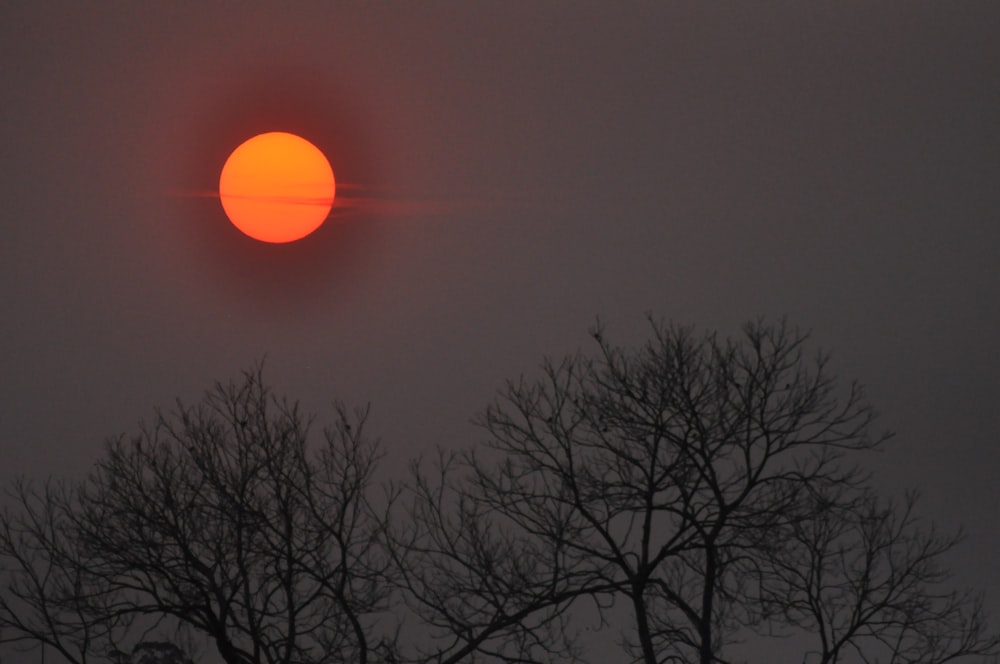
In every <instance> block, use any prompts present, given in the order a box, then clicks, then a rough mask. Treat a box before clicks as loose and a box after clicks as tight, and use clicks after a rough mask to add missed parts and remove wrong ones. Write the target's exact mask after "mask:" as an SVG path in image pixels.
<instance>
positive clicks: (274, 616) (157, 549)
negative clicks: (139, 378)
mask: <svg viewBox="0 0 1000 664" xmlns="http://www.w3.org/2000/svg"><path fill="white" fill-rule="evenodd" d="M649 323H650V335H649V338H648V340H647V341H646V342H645V343H644V344H642V345H640V346H637V347H622V346H618V345H615V344H614V343H612V342H611V341H610V340H609V339H608V335H607V333H606V331H605V330H604V329H603V328H602V327H600V326H597V327H595V328H594V329H593V331H592V336H593V339H594V341H595V344H596V350H595V352H593V353H590V354H585V353H582V352H581V353H577V354H575V355H572V356H570V357H567V358H564V359H562V360H558V361H555V360H548V361H545V362H544V363H543V364H542V366H541V368H540V372H539V374H538V375H537V376H535V377H522V378H519V379H517V380H511V381H508V382H507V383H506V384H505V385H504V386H503V387H502V388H501V389H500V390H499V392H498V393H497V396H496V398H495V400H494V401H493V403H492V404H490V405H489V406H487V407H486V408H485V409H484V410H483V411H482V412H481V413H480V414H479V415H478V416H477V418H476V420H475V422H476V424H477V425H478V427H479V429H480V431H481V432H482V433H483V434H484V440H483V441H482V443H481V444H479V445H475V446H472V447H468V446H454V447H451V448H442V449H440V450H438V452H437V454H436V455H435V456H433V457H432V458H431V459H429V460H428V459H423V460H418V461H414V463H413V465H412V467H411V472H410V474H409V476H408V477H407V478H404V479H400V480H397V481H394V482H377V481H376V480H375V472H376V469H377V467H378V463H379V460H380V459H381V458H382V455H383V454H384V448H383V446H382V445H381V443H380V442H379V441H378V440H377V439H375V438H372V437H371V436H370V435H369V432H368V426H367V420H368V410H367V408H363V409H355V410H352V409H349V408H347V407H346V406H344V405H342V404H340V403H337V404H335V408H334V420H333V422H332V424H331V425H330V426H328V427H327V428H325V429H323V430H322V431H321V432H317V431H314V430H313V428H312V426H311V424H312V420H311V418H310V417H308V416H306V415H304V414H303V413H302V412H301V411H300V409H299V406H298V405H297V403H296V402H294V401H290V400H288V399H285V398H281V397H278V396H276V395H274V394H273V393H272V392H271V390H270V388H269V387H268V385H267V383H266V381H265V380H264V377H263V373H262V369H261V367H260V366H259V365H258V366H256V367H254V368H252V369H250V370H248V371H246V372H244V374H243V375H242V376H241V377H240V378H238V379H236V380H233V381H230V382H227V383H217V384H216V385H215V386H214V387H213V388H212V389H210V390H209V391H208V392H207V393H206V394H205V396H204V397H203V399H202V400H201V401H200V402H198V403H196V404H194V405H189V404H186V403H184V402H180V401H178V402H177V404H176V405H175V406H174V408H173V409H172V410H170V411H165V412H158V413H157V414H156V417H155V418H154V420H153V422H152V424H151V425H149V426H145V427H142V428H140V430H139V431H138V432H137V433H136V434H134V435H131V436H119V437H116V438H113V439H111V440H109V441H108V443H107V445H106V447H105V450H104V453H103V455H102V456H101V457H100V458H99V459H98V460H97V462H96V463H95V465H94V467H93V469H92V470H91V471H90V473H89V474H88V475H87V476H86V477H83V478H76V479H72V480H63V481H55V480H48V481H46V482H42V483H38V482H33V481H31V480H28V479H21V480H18V481H16V482H15V483H13V484H12V485H11V486H9V487H8V497H9V498H10V500H9V501H8V502H9V503H11V504H10V505H9V506H8V507H7V508H6V509H5V510H4V512H3V515H2V517H0V579H2V584H3V585H2V594H0V643H13V644H15V645H18V646H22V647H28V648H31V647H36V646H38V645H40V644H44V645H45V646H47V647H48V648H50V649H52V650H54V651H56V652H58V653H60V654H61V655H62V656H63V657H64V658H65V659H66V660H67V661H69V662H72V663H74V664H85V663H87V662H113V661H116V660H115V657H116V656H118V657H120V656H121V654H122V653H125V652H133V659H134V653H135V652H137V650H136V649H137V648H138V645H137V644H139V645H141V644H142V643H146V644H149V643H155V642H151V641H148V640H146V636H145V635H147V634H150V633H152V632H153V631H155V630H161V631H162V630H188V631H189V632H191V633H194V634H198V635H201V636H202V637H204V638H207V639H208V640H209V641H210V642H211V644H212V646H213V647H214V649H215V650H216V651H217V653H218V655H219V656H220V657H221V658H222V659H223V661H225V662H227V664H250V663H253V664H263V663H266V664H293V663H295V664H300V663H301V664H305V663H311V662H326V661H345V662H346V661H350V662H359V663H362V664H364V663H367V662H404V661H405V662H437V663H442V664H445V663H454V662H480V661H483V662H489V661H496V662H550V661H560V662H561V661H585V660H587V658H588V655H590V654H591V653H589V652H588V650H587V647H586V644H585V643H584V642H583V640H582V639H581V638H580V635H581V633H582V631H583V628H582V627H581V624H582V623H581V616H582V615H588V616H590V617H591V618H592V619H596V621H597V623H598V624H599V625H600V628H601V633H602V634H612V635H613V637H614V639H615V640H617V642H618V643H619V646H620V648H621V650H622V655H623V656H624V657H626V658H627V659H628V661H635V662H643V663H644V664H662V663H667V662H685V663H688V662H691V663H693V662H698V663H700V664H712V663H719V664H722V663H728V662H731V661H734V660H733V658H734V655H733V653H734V652H736V651H735V650H734V647H735V646H736V645H737V644H738V643H740V642H742V641H745V640H747V639H757V640H760V641H766V640H767V639H782V638H785V637H789V636H794V637H797V638H798V639H800V640H802V642H805V643H807V645H806V646H805V650H804V652H806V653H809V655H810V656H811V657H812V658H813V659H814V660H815V661H819V662H822V663H824V664H828V663H829V664H832V663H834V662H850V661H859V662H875V661H879V662H927V663H929V664H936V663H943V662H948V661H952V660H956V659H961V658H966V657H980V658H982V657H987V656H992V655H996V654H997V653H998V652H1000V636H998V635H997V634H996V633H995V632H992V631H991V630H990V627H989V625H988V622H987V620H986V615H985V612H984V609H983V598H982V597H981V596H979V595H977V594H975V593H973V592H971V591H969V590H963V589H961V588H952V587H950V585H949V583H950V579H949V574H948V568H947V565H946V564H945V563H946V557H947V555H948V554H949V552H951V551H952V550H953V549H954V547H955V546H957V545H958V544H959V541H960V538H961V533H960V532H946V533H942V532H940V531H938V530H937V529H935V528H934V526H933V525H932V524H927V523H926V522H925V521H923V520H922V519H920V518H919V515H918V511H917V497H916V494H915V493H910V494H907V495H905V496H902V497H892V496H884V495H881V494H880V493H879V492H878V491H877V490H876V489H875V487H874V486H873V483H872V482H871V479H870V477H869V475H868V473H867V472H866V470H865V467H864V459H865V455H866V454H868V453H869V452H871V451H872V450H874V449H877V448H879V447H880V446H882V445H883V444H884V442H885V441H886V440H887V439H888V434H886V433H883V432H880V431H878V430H876V429H875V413H874V410H873V408H872V406H871V405H870V404H869V403H868V402H867V401H866V399H865V395H864V392H863V390H862V389H861V387H860V386H859V385H858V384H857V383H841V382H839V381H838V380H836V379H835V377H834V376H833V375H832V373H831V371H830V363H829V359H828V357H827V355H825V354H823V353H822V352H818V351H815V350H813V349H811V348H809V346H808V341H809V338H808V335H807V334H804V333H802V332H800V331H798V330H796V329H794V328H792V327H791V326H789V325H788V324H786V323H785V322H783V321H781V322H777V323H768V322H765V321H755V322H751V323H748V324H747V325H745V326H744V327H743V329H742V331H741V334H740V335H738V336H735V337H730V338H726V337H722V336H720V335H718V334H715V333H698V332H696V331H695V330H694V329H692V328H687V327H681V326H677V325H672V324H669V323H661V322H659V321H656V320H653V319H650V321H649ZM147 649H149V648H148V647H147ZM153 650H155V648H153ZM153 650H150V652H149V653H148V654H149V656H150V657H152V656H153V655H154V654H156V653H154V652H153ZM161 650H163V648H161ZM157 652H159V651H157ZM164 652H166V651H165V650H164ZM115 653H117V654H118V655H115ZM171 653H172V655H171V656H180V655H179V654H178V653H180V651H176V652H175V651H171ZM180 654H183V653H180ZM605 656H606V652H605ZM811 661H812V660H811Z"/></svg>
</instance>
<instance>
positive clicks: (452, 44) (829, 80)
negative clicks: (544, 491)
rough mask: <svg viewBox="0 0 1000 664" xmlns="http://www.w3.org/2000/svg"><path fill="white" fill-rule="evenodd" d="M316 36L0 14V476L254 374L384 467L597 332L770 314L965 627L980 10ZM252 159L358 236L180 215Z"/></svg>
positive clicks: (516, 16) (587, 16)
mask: <svg viewBox="0 0 1000 664" xmlns="http://www.w3.org/2000/svg"><path fill="white" fill-rule="evenodd" d="M206 4H207V3H206ZM330 4H332V3H326V2H323V3H294V4H286V3H274V4H268V5H264V4H257V5H252V6H245V5H244V4H237V3H231V4H225V5H223V4H222V3H219V4H213V5H211V6H209V7H205V6H203V4H202V3H167V2H163V3H77V2H69V1H67V2H61V3H60V2H51V3H30V2H26V1H25V2H19V3H3V5H2V6H0V99H2V102H0V159H2V160H3V170H2V172H3V176H2V179H0V211H2V212H0V214H2V217H0V219H2V221H0V223H2V236H0V303H2V305H3V311H2V313H0V339H2V341H3V351H2V353H0V377H2V386H0V390H2V391H0V479H3V480H7V479H9V478H10V477H12V476H13V475H14V474H18V473H26V474H29V475H33V476H40V475H44V474H47V473H50V472H51V473H56V474H60V475H67V474H75V473H82V472H83V471H84V470H85V469H86V468H87V467H88V466H89V464H90V463H91V462H92V461H93V460H94V459H95V458H96V457H97V455H98V454H99V453H100V450H101V445H102V441H103V440H104V438H105V437H106V436H108V435H111V434H114V433H118V432H122V431H127V430H131V429H133V428H134V427H135V425H136V423H137V421H138V420H139V419H140V418H146V419H148V418H149V417H150V415H151V413H152V409H153V407H154V406H156V405H162V406H169V405H170V403H171V402H172V400H173V399H174V397H176V396H181V397H184V398H186V399H188V400H195V399H197V398H198V397H199V395H200V394H201V392H202V390H203V389H204V388H205V387H206V386H208V384H209V383H210V382H211V381H213V380H215V379H217V378H222V379H225V378H228V377H230V376H233V375H235V374H237V373H238V371H239V370H240V369H241V368H243V367H246V366H248V365H249V364H250V363H252V362H253V361H254V360H256V359H259V358H261V357H262V356H264V355H266V356H267V373H268V374H269V375H270V377H271V379H272V381H273V382H274V384H275V385H276V386H277V387H278V388H279V389H280V390H282V391H286V392H288V393H290V394H292V395H295V396H298V397H301V398H302V399H303V400H304V402H305V403H306V404H307V405H308V406H309V407H310V408H311V409H313V410H322V409H323V408H325V407H326V404H328V403H329V401H330V400H331V399H334V398H338V399H342V400H344V401H347V402H348V403H357V404H363V403H366V402H369V401H370V402H371V403H372V406H373V413H374V414H373V426H374V429H375V430H376V431H377V432H378V433H379V434H381V436H382V437H383V439H384V442H385V445H386V447H387V448H388V449H389V450H390V451H391V453H392V456H391V458H390V461H389V466H387V470H390V471H394V469H395V470H401V469H402V467H403V464H404V462H405V460H406V459H407V458H409V457H411V456H414V455H416V454H418V453H420V452H422V451H427V450H430V449H431V448H432V447H433V446H434V445H435V444H443V445H448V446H464V445H467V444H471V443H474V442H476V441H477V440H478V439H479V437H480V436H479V433H478V432H477V431H476V430H474V429H472V428H471V427H470V425H469V424H468V421H469V418H470V417H471V416H472V415H473V414H474V413H475V412H476V411H477V410H478V409H479V408H481V407H482V406H483V405H485V404H486V403H487V401H489V399H490V398H491V395H492V394H493V392H494V391H495V389H496V388H497V387H499V386H500V384H501V382H502V381H503V380H504V379H505V378H507V377H516V376H517V375H518V374H520V373H522V372H528V373H530V372H531V371H532V370H533V368H534V367H535V366H536V365H537V363H538V362H539V360H540V359H541V358H542V356H543V355H546V354H550V355H561V354H563V353H565V352H568V351H572V350H575V349H577V348H579V347H584V348H589V346H588V339H589V338H588V336H587V328H588V326H589V325H590V324H591V323H592V322H593V321H594V318H595V317H596V316H600V317H601V318H602V319H603V320H604V321H605V322H606V323H607V327H608V336H609V337H611V338H613V339H618V340H621V341H623V342H629V341H635V340H638V339H641V338H642V335H643V334H644V333H645V330H644V322H643V314H644V312H646V311H650V312H652V313H653V314H655V315H657V316H662V317H665V318H670V319H673V320H676V321H678V322H683V323H691V324H695V325H697V326H699V327H702V328H713V329H716V328H717V329H720V330H721V331H723V332H726V333H729V332H735V331H736V330H737V328H738V325H739V324H740V323H741V322H742V321H744V320H746V319H748V318H751V317H755V316H758V315H765V316H769V317H776V316H781V315H787V316H788V317H789V319H790V320H791V321H792V322H793V323H796V324H798V325H800V326H802V327H804V328H809V329H812V330H813V332H814V338H815V341H816V342H817V344H818V345H821V346H823V347H825V348H827V349H829V350H831V351H833V353H834V359H835V366H836V369H837V372H838V373H839V374H840V375H842V376H844V378H845V379H847V378H850V377H857V378H859V379H860V380H861V381H862V382H864V383H865V384H866V385H867V386H868V388H869V395H870V397H871V400H872V401H873V402H874V403H875V405H876V406H877V407H878V409H879V411H880V412H881V414H882V417H881V424H882V425H883V426H884V427H885V428H889V429H893V430H895V431H896V432H897V437H896V438H895V439H894V441H893V442H892V444H891V445H890V447H888V448H887V451H886V452H885V453H884V454H883V455H881V456H880V457H879V459H878V464H877V468H878V471H879V477H880V478H881V481H884V482H885V483H886V486H887V488H888V489H893V490H895V489H899V488H902V487H907V486H916V487H920V488H921V489H922V490H923V492H924V495H925V504H924V507H925V510H924V511H925V513H927V514H929V515H931V516H933V517H934V518H936V519H937V520H938V521H939V522H940V523H942V524H943V525H945V526H952V525H954V524H956V523H958V522H963V523H964V524H965V525H966V526H967V528H968V531H969V537H968V540H967V541H966V543H965V544H964V546H963V547H962V548H961V550H960V553H959V554H958V555H957V556H956V557H955V559H954V565H955V569H956V572H957V573H958V579H959V580H960V581H964V582H968V583H973V584H978V585H981V587H983V588H985V589H987V590H988V591H989V592H990V593H991V601H990V606H991V607H992V608H993V610H994V612H995V613H997V614H1000V578H998V577H997V574H996V571H995V570H996V565H997V562H996V561H997V558H998V550H1000V518H998V513H1000V499H998V495H1000V493H998V491H997V488H996V473H997V471H998V470H1000V451H998V433H997V432H998V431H1000V406H998V404H1000V378H998V376H1000V350H998V345H997V338H998V331H1000V305H998V302H1000V267H998V263H1000V261H998V254H1000V252H998V248H997V247H998V241H1000V229H998V218H997V210H998V208H1000V205H998V203H1000V39H998V37H997V36H998V35H1000V4H998V3H996V2H992V1H988V2H978V3H976V2H951V1H949V2H945V1H941V2H936V3H930V2H909V3H900V2H893V3H889V2H885V3H883V2H873V1H871V0H864V1H859V2H752V3H747V2H730V3H727V2H690V3H670V2H661V3H638V2H636V3H627V4H619V3H612V2H607V3H581V2H574V3H568V2H567V3H556V2H546V3H527V2H476V3H435V4H424V3H392V4H390V3H364V4H361V3H357V4H341V5H337V7H336V8H333V7H331V6H329V5H330ZM271 130H283V131H292V132H295V133H299V134H301V135H302V136H305V137H306V138H308V139H309V140H311V141H313V142H314V143H316V144H317V145H318V146H320V147H321V148H322V149H323V150H324V151H325V152H326V153H327V155H328V156H329V158H330V160H331V162H332V165H333V168H334V170H335V172H336V174H337V178H338V184H339V186H340V189H339V191H341V192H343V193H344V194H349V195H350V196H352V197H353V198H354V199H355V200H356V201H360V202H361V203H362V204H360V205H358V206H357V207H355V208H352V209H346V208H335V214H334V217H332V218H331V220H330V221H328V222H327V224H326V225H325V226H324V227H323V228H321V229H320V231H318V232H317V233H316V234H315V235H313V236H311V237H310V238H308V239H307V240H305V241H303V242H301V243H298V244H293V245H287V246H271V245H265V244H261V243H257V242H255V241H253V240H250V239H248V238H246V237H244V236H242V235H240V234H239V232H238V231H236V230H235V229H234V228H233V227H232V226H231V225H230V224H229V223H228V221H227V220H226V219H225V217H224V215H223V212H222V209H221V206H220V205H219V201H218V199H217V198H215V199H213V198H211V197H208V196H204V195H199V194H204V193H205V192H211V191H212V190H214V189H215V188H216V187H217V184H218V174H219V170H220V169H221V166H222V164H223V162H224V161H225V158H226V156H227V155H228V154H229V152H230V151H231V150H232V149H233V148H234V147H235V146H236V145H237V144H239V143H240V142H242V141H243V140H244V139H246V138H248V137H249V136H251V135H252V134H254V133H257V132H262V131H271ZM345 197H346V196H345ZM998 617H1000V615H998Z"/></svg>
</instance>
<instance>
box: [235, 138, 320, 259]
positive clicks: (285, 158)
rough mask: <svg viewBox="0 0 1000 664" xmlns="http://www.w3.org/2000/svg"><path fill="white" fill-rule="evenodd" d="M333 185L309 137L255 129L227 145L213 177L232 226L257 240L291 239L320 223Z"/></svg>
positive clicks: (289, 240)
mask: <svg viewBox="0 0 1000 664" xmlns="http://www.w3.org/2000/svg"><path fill="white" fill-rule="evenodd" d="M336 191H337V184H336V180H335V179H334V177H333V169H332V168H331V167H330V162H329V161H327V159H326V157H325V156H324V155H323V153H322V152H321V151H320V149H319V148H317V147H316V146H315V145H313V144H312V143H310V142H309V141H307V140H305V139H304V138H301V137H299V136H296V135H295V134H288V133H285V132H279V131H275V132H269V133H266V134H259V135H257V136H254V137H253V138H251V139H249V140H247V141H246V142H244V143H242V144H241V145H240V146H239V147H237V148H236V149H235V150H233V153H232V154H231V155H229V159H227V160H226V163H225V165H224V166H223V167H222V175H221V176H220V177H219V198H220V199H221V201H222V208H223V209H224V210H225V212H226V216H227V217H229V220H230V221H232V222H233V225H234V226H236V227H237V228H238V229H240V230H241V231H242V232H244V233H245V234H247V235H249V236H250V237H252V238H255V239H257V240H261V241H262V242H274V243H282V242H293V241H295V240H298V239H301V238H303V237H305V236H307V235H309V234H310V233H312V232H313V231H315V230H316V229H317V228H319V227H320V226H322V225H323V222H324V221H326V218H327V216H328V215H329V214H330V208H331V207H333V198H334V196H335V195H336Z"/></svg>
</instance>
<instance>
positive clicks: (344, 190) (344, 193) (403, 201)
mask: <svg viewBox="0 0 1000 664" xmlns="http://www.w3.org/2000/svg"><path fill="white" fill-rule="evenodd" d="M363 191H365V188H364V187H362V186H361V185H352V184H340V183H338V184H337V195H336V196H335V197H334V201H333V209H332V210H331V211H330V215H331V216H334V217H341V218H343V217H353V216H368V215H387V216H400V217H420V216H429V215H435V214H444V213H448V212H456V211H462V210H471V209H483V208H486V207H492V206H494V205H495V204H496V201H488V200H486V199H482V200H476V199H469V198H465V199H452V200H446V199H416V198H385V197H379V196H365V195H359V194H360V192H363ZM352 192H359V193H352ZM167 196H169V197H171V198H211V199H215V200H218V199H219V198H220V196H219V192H218V191H212V190H172V191H168V192H167ZM228 196H229V197H230V198H241V199H253V200H259V201H262V202H269V203H285V204H289V205H327V204H328V203H329V199H326V198H321V197H311V196H252V195H242V196H241V195H234V194H229V195H228Z"/></svg>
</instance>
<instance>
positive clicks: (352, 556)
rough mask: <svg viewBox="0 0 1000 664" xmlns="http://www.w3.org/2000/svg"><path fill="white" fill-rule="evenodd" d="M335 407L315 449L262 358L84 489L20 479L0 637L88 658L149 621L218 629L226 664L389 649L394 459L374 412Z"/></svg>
mask: <svg viewBox="0 0 1000 664" xmlns="http://www.w3.org/2000/svg"><path fill="white" fill-rule="evenodd" d="M336 414H337V417H336V421H335V424H334V426H333V427H331V428H330V429H327V430H326V431H324V435H323V436H322V437H321V439H320V440H318V441H317V440H316V439H315V437H313V440H312V441H310V433H309V428H310V426H309V425H310V422H309V421H308V418H306V417H304V416H303V415H302V414H301V413H300V411H299V408H298V406H297V404H295V403H291V402H288V401H285V400H281V399H277V398H275V397H274V396H273V395H272V394H271V392H270V391H269V389H268V388H267V386H266V385H265V383H264V381H263V378H262V376H261V369H260V367H259V366H258V367H257V368H255V369H254V370H252V371H248V372H246V373H245V374H244V376H243V379H242V380H241V381H237V382H231V383H229V384H221V383H220V384H216V386H215V388H214V389H213V390H211V391H210V392H208V393H207V394H206V396H205V398H204V399H203V400H202V402H201V403H199V404H197V405H195V406H188V405H186V404H184V403H181V402H178V404H177V407H176V409H175V410H174V411H173V412H171V413H160V414H158V415H157V417H156V420H155V422H154V423H153V425H152V426H151V427H147V428H144V429H143V430H142V431H141V432H140V433H139V434H138V435H137V436H134V437H132V438H125V437H120V438H117V439H114V440H111V441H110V442H109V443H108V445H107V448H106V451H105V454H104V456H103V458H102V459H101V460H100V461H98V463H97V464H96V466H95V468H94V470H93V471H92V472H91V473H90V475H89V476H88V477H87V478H86V480H84V481H82V482H80V483H78V484H77V485H74V486H71V487H70V486H67V485H55V484H54V485H49V486H46V487H45V488H44V489H43V490H41V491H36V490H34V489H33V488H32V487H31V486H30V485H27V484H24V483H21V484H18V485H15V486H16V489H15V493H14V496H13V497H14V498H15V502H16V503H17V504H18V507H19V508H20V510H19V511H17V512H14V511H8V512H6V513H5V514H4V517H3V519H2V520H0V556H2V557H3V559H4V561H5V566H4V569H3V572H4V574H5V576H6V579H7V584H8V585H9V586H10V587H11V588H12V589H14V593H13V599H11V600H9V601H8V600H6V599H4V600H3V601H2V602H0V626H2V627H3V628H4V632H3V634H2V637H0V640H5V641H19V642H23V643H30V642H35V643H47V644H49V645H52V646H53V647H55V648H56V649H57V650H59V651H60V652H61V653H62V654H63V655H64V656H66V657H67V659H68V660H69V661H71V662H74V663H76V664H85V663H86V662H87V661H89V660H93V659H95V658H96V657H97V655H98V654H103V653H106V652H108V651H109V650H110V649H111V648H118V647H119V645H120V644H121V643H122V640H123V639H124V638H125V636H126V633H128V630H127V628H128V627H129V624H130V622H132V621H135V620H137V619H139V618H142V621H143V626H144V627H148V628H149V629H153V628H155V627H158V626H159V625H160V624H161V623H163V622H166V623H172V624H174V625H180V626H185V625H186V626H188V627H190V628H192V629H194V630H197V631H198V632H201V633H203V634H206V635H208V636H209V637H210V639H211V640H212V641H213V642H214V645H215V647H216V649H217V651H218V653H219V655H220V656H221V657H222V659H223V660H224V661H225V662H227V664H250V663H253V664H292V663H293V662H294V663H296V664H301V663H303V662H319V661H328V660H329V659H331V658H333V659H337V660H343V661H354V662H361V663H365V662H368V661H372V659H373V658H375V657H376V654H377V653H376V651H379V653H378V654H377V655H378V657H382V656H384V655H385V654H386V653H387V652H389V651H391V649H392V647H393V644H392V632H391V630H386V631H385V632H384V633H383V632H382V631H381V630H380V627H379V619H380V617H382V616H383V614H384V612H385V611H387V609H388V608H389V596H390V594H391V592H392V588H393V585H392V584H391V583H390V582H389V581H390V579H389V578H388V576H389V575H390V573H391V565H390V562H391V561H390V559H389V557H388V555H387V554H386V553H385V550H384V548H383V547H381V546H380V542H381V540H382V537H381V530H382V524H383V523H384V520H385V519H384V511H385V510H386V509H388V505H387V504H383V505H380V506H379V507H378V508H376V505H375V504H374V502H373V499H374V497H373V493H372V486H371V484H372V475H373V472H374V470H375V466H376V464H377V462H378V459H379V457H380V455H381V452H380V450H379V447H378V445H377V443H376V442H374V441H372V440H370V439H368V438H367V436H366V432H365V422H366V419H367V410H361V411H356V412H348V411H347V410H346V409H345V408H343V407H341V406H338V407H337V413H336ZM390 502H391V497H390ZM377 510H379V511H377ZM128 634H129V636H131V637H132V638H134V637H135V635H134V633H128Z"/></svg>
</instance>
